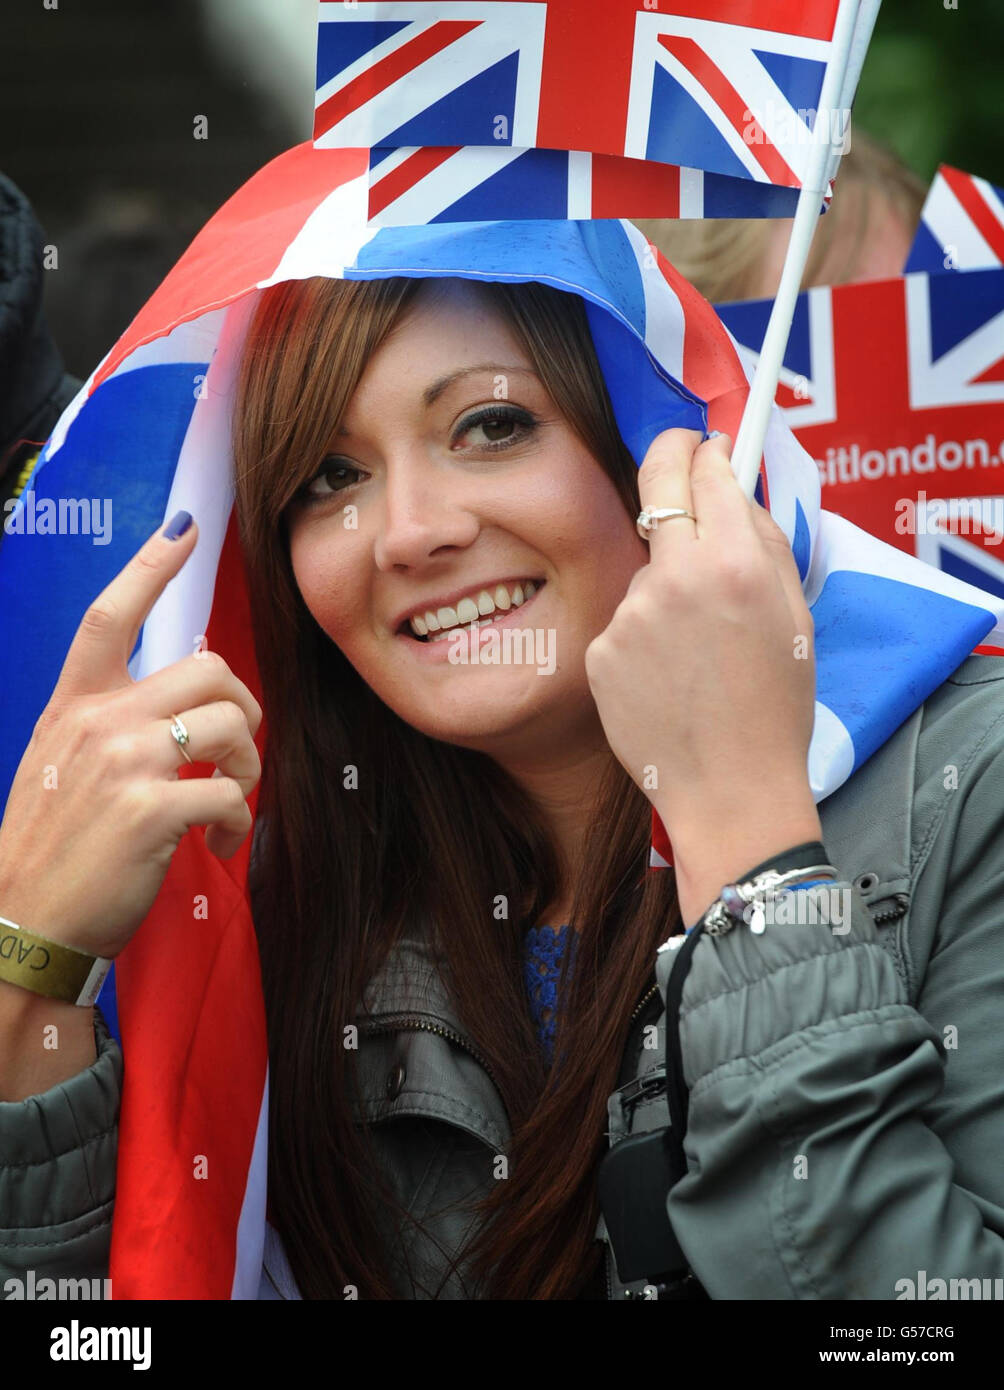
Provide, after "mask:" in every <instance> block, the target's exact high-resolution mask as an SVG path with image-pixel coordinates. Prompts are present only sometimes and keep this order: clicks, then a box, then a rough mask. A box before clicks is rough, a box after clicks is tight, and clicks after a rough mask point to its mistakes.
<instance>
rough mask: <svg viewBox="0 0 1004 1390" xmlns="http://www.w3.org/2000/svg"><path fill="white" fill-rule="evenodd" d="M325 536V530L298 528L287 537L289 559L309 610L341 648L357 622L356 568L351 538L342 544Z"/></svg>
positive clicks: (302, 526)
mask: <svg viewBox="0 0 1004 1390" xmlns="http://www.w3.org/2000/svg"><path fill="white" fill-rule="evenodd" d="M325 533H326V528H321V527H311V526H309V525H301V526H300V527H298V528H297V529H296V530H295V531H294V533H293V535H292V536H291V537H290V543H289V558H290V564H291V565H292V569H293V577H294V578H295V580H296V585H297V588H298V589H299V590H300V594H301V596H302V598H303V601H304V603H305V604H306V605H307V608H308V610H309V611H310V613H311V615H312V616H313V618H314V620H315V621H316V622H317V623H318V625H319V626H320V627H321V628H322V629H323V630H324V631H325V632H326V633H327V634H328V636H329V637H330V638H331V639H332V641H333V642H336V643H337V644H338V645H339V646H341V645H342V639H343V638H344V637H346V636H347V635H348V634H350V633H351V631H352V628H353V626H354V624H355V623H356V621H357V619H358V613H357V611H356V610H357V607H358V604H359V602H360V584H359V574H358V566H357V565H354V564H353V563H352V554H351V552H352V545H351V539H350V538H349V537H346V538H345V543H344V544H334V543H333V541H332V538H331V537H330V536H327V538H326V535H325ZM338 540H339V541H341V540H342V538H341V537H339V538H338Z"/></svg>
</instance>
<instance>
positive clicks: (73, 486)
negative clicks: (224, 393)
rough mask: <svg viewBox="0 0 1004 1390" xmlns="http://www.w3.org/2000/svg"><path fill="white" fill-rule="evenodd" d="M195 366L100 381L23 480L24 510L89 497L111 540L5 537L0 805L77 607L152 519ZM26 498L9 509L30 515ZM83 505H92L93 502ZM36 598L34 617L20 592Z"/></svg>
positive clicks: (171, 467)
mask: <svg viewBox="0 0 1004 1390" xmlns="http://www.w3.org/2000/svg"><path fill="white" fill-rule="evenodd" d="M205 371H206V366H205V364H204V363H181V364H172V365H168V366H151V367H140V368H138V369H137V370H136V371H132V372H125V373H123V375H122V376H119V377H113V378H112V379H111V380H110V381H106V382H105V383H104V385H103V386H102V387H101V388H100V390H99V391H98V392H97V393H96V394H95V395H94V396H92V397H91V399H90V400H89V401H88V402H87V404H86V405H85V406H84V407H83V409H82V410H81V412H80V414H79V415H78V416H77V419H76V420H75V421H74V423H73V425H72V427H71V429H70V432H69V435H68V436H67V439H66V442H65V444H64V445H63V447H62V448H61V449H59V450H57V451H56V453H55V454H54V455H53V456H52V457H51V458H49V459H43V460H40V463H39V466H38V467H37V468H36V469H35V472H34V475H33V480H32V481H33V489H34V494H35V499H34V505H35V510H36V511H37V509H38V504H39V503H40V502H41V501H42V500H43V499H44V498H47V497H48V498H55V499H59V498H64V499H69V498H75V499H80V500H82V499H87V500H88V501H90V500H91V499H94V500H95V501H97V502H100V503H102V504H103V505H102V510H101V512H99V513H98V515H99V516H102V515H106V514H107V507H106V506H105V505H104V503H105V501H106V499H111V500H112V504H113V505H112V511H111V531H110V534H111V540H110V541H109V543H108V544H107V545H103V544H98V545H95V544H93V543H92V542H93V540H94V537H93V536H90V535H76V536H74V535H54V536H50V535H38V534H35V535H17V534H16V533H15V534H11V533H10V527H11V526H12V525H13V524H14V521H15V516H14V514H13V513H12V514H11V516H10V517H9V518H8V528H7V529H8V534H7V535H5V536H4V538H3V544H2V545H0V613H2V614H3V622H4V643H5V647H6V650H7V651H8V652H17V653H18V656H19V659H20V667H21V669H20V671H19V675H18V679H17V680H16V681H11V680H2V681H0V726H2V727H3V728H4V729H5V730H7V731H8V732H7V735H6V736H5V737H4V738H3V739H2V740H0V802H5V801H6V799H7V796H8V794H9V792H10V784H11V782H12V781H13V780H14V774H15V772H16V771H17V767H18V764H19V763H20V761H21V756H22V754H23V753H24V749H25V747H26V746H27V742H28V739H29V738H30V737H31V731H32V729H33V728H34V725H35V722H36V720H37V719H38V716H39V715H40V714H41V712H42V710H43V709H44V708H45V706H46V705H47V704H48V702H49V699H50V697H51V695H52V691H53V687H54V686H55V684H56V681H57V679H58V678H59V672H60V670H61V668H62V664H63V661H64V659H65V657H66V652H67V649H68V648H69V646H70V643H71V642H72V640H73V636H74V634H75V632H76V630H77V627H78V625H79V623H80V619H81V617H82V616H83V613H84V610H85V609H86V607H87V605H88V604H89V603H90V602H91V601H92V600H93V599H94V598H96V597H97V595H98V594H99V593H100V592H101V590H102V589H103V588H105V586H106V585H107V584H109V583H110V582H111V580H112V579H114V577H115V575H116V574H118V572H119V570H121V569H122V567H123V565H125V563H126V561H127V560H129V559H131V557H132V556H133V555H134V554H135V553H136V551H137V550H138V549H139V548H140V546H141V545H142V544H143V542H144V541H145V540H146V539H147V538H148V537H149V536H150V534H151V533H152V532H153V531H154V529H155V528H156V526H157V524H158V522H159V521H160V520H161V519H162V518H163V515H164V508H165V506H166V505H167V498H168V494H169V492H170V488H171V482H172V479H173V477H174V472H175V468H176V466H177V459H178V453H179V452H180V449H181V445H182V441H183V440H184V437H185V431H186V430H187V428H188V423H189V420H190V419H191V415H192V411H193V410H194V408H195V392H196V389H197V388H196V387H195V385H194V381H195V377H196V375H197V374H198V373H200V372H205ZM28 500H29V499H28V498H27V496H26V494H22V499H21V500H20V502H19V506H20V507H23V508H25V511H24V517H25V518H26V517H27V516H28V515H29V511H28V509H27V504H28ZM92 511H93V509H92ZM34 594H43V595H45V608H44V613H40V612H39V610H38V608H37V607H36V605H35V604H34V603H32V602H31V601H30V596H31V595H34Z"/></svg>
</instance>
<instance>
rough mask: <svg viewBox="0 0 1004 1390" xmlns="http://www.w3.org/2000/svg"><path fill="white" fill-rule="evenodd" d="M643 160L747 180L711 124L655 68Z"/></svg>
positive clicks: (683, 92) (746, 173) (746, 172)
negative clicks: (709, 168) (714, 172)
mask: <svg viewBox="0 0 1004 1390" xmlns="http://www.w3.org/2000/svg"><path fill="white" fill-rule="evenodd" d="M645 158H646V159H659V160H661V161H662V162H663V164H684V165H686V166H687V168H690V169H707V168H708V167H709V166H710V167H713V168H714V169H715V170H716V172H717V173H719V174H730V175H733V176H735V177H736V178H742V179H748V178H749V177H750V174H749V170H748V169H747V168H746V166H745V165H744V164H743V162H742V160H741V159H739V157H738V156H737V155H735V154H733V152H732V148H731V146H730V145H729V143H728V141H727V140H726V139H725V137H724V136H723V135H722V134H721V132H720V131H719V130H718V128H717V126H716V125H715V123H714V121H712V120H711V119H710V118H709V117H708V116H706V115H705V114H704V111H703V110H702V109H701V107H700V106H699V105H698V103H697V102H696V101H695V100H694V99H693V97H691V96H690V95H689V93H688V92H687V91H686V90H685V89H684V88H683V87H682V86H681V85H680V83H679V82H677V80H676V78H675V77H671V76H670V74H669V73H668V72H667V71H666V69H665V68H662V67H659V66H658V64H657V65H656V68H655V72H654V74H653V82H652V118H651V121H650V123H649V135H648V144H647V145H646V147H645Z"/></svg>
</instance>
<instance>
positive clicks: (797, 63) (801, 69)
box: [753, 48, 826, 130]
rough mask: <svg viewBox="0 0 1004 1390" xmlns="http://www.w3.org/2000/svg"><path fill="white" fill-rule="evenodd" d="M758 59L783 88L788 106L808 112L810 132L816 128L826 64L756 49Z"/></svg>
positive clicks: (815, 60)
mask: <svg viewBox="0 0 1004 1390" xmlns="http://www.w3.org/2000/svg"><path fill="white" fill-rule="evenodd" d="M753 53H754V55H755V56H756V58H757V59H758V60H759V61H760V62H761V63H762V64H763V66H764V68H766V70H767V72H769V73H770V75H771V77H772V78H773V79H774V81H775V82H776V83H777V85H778V86H779V87H780V88H781V91H782V92H783V93H784V95H785V98H786V99H787V101H788V103H789V104H790V105H791V106H792V108H793V109H794V110H795V111H796V112H805V113H806V115H805V116H803V120H805V121H806V124H807V125H808V127H809V129H810V130H813V129H815V125H816V107H817V106H818V105H819V94H820V92H821V91H822V90H823V76H824V74H825V73H826V64H825V63H821V62H819V61H817V59H815V58H794V57H792V56H791V54H790V53H768V52H765V51H764V50H763V49H759V48H754V50H753Z"/></svg>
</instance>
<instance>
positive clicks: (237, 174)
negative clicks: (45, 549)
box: [0, 0, 1004, 377]
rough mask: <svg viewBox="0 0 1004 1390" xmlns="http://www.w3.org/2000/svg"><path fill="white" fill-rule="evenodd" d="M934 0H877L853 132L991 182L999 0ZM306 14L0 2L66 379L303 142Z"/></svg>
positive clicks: (2, 104)
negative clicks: (262, 172)
mask: <svg viewBox="0 0 1004 1390" xmlns="http://www.w3.org/2000/svg"><path fill="white" fill-rule="evenodd" d="M946 3H950V0H884V3H883V6H882V10H881V12H880V15H879V19H878V24H877V26H876V31H875V37H874V40H873V43H872V46H871V50H870V52H869V55H868V58H867V61H866V64H865V68H864V73H863V76H862V79H861V85H860V88H859V92H858V99H857V103H856V106H855V109H854V121H853V128H852V134H853V133H854V132H856V131H857V129H858V128H860V129H862V130H865V131H867V132H869V133H870V134H871V135H873V136H875V137H877V138H878V140H880V141H881V142H883V143H884V145H886V146H887V147H888V148H889V149H890V150H891V151H893V152H894V153H895V154H897V155H898V156H899V157H900V159H901V160H902V161H903V162H904V163H905V164H906V165H907V166H908V167H909V169H911V170H912V171H913V172H914V174H916V175H917V176H919V178H920V179H921V180H923V182H924V184H925V185H926V183H927V182H928V181H929V180H930V178H931V176H932V175H933V173H934V171H935V168H936V166H937V165H938V163H939V162H946V163H949V164H954V165H956V166H957V167H960V168H962V169H964V170H966V171H967V172H970V173H976V174H980V175H982V176H983V177H986V178H988V179H990V180H991V182H994V183H997V184H1002V183H1004V142H1002V139H1001V134H1000V96H999V93H1000V84H1001V73H1000V54H1001V49H1002V44H1001V36H1002V32H1004V10H1002V4H1001V0H958V8H957V9H950V8H946V7H945V5H946ZM47 6H52V8H47ZM315 18H316V0H156V2H155V3H151V2H150V0H146V3H139V2H138V0H3V7H2V12H0V55H2V59H0V61H2V81H0V171H2V172H3V173H4V174H6V175H7V176H8V177H9V178H10V179H12V180H13V181H14V183H16V184H17V185H18V186H19V187H20V188H21V190H22V191H23V192H24V193H25V194H26V195H27V197H28V198H29V199H30V200H31V202H32V204H33V205H34V208H35V212H36V214H37V216H38V218H39V220H40V221H41V223H42V226H43V228H44V234H45V240H46V242H47V243H49V244H52V245H54V246H55V247H56V248H57V250H58V272H59V273H58V274H57V273H54V272H52V271H50V272H49V273H47V274H46V277H45V283H44V294H45V311H46V315H47V318H48V322H49V327H50V329H51V332H52V336H53V338H54V339H55V341H56V343H57V345H58V347H59V349H60V350H61V352H62V355H63V359H64V361H65V364H66V368H67V370H68V371H69V372H70V373H72V374H74V375H76V376H78V377H84V376H86V375H87V374H88V373H89V372H90V371H91V369H92V368H93V367H94V366H95V365H96V363H97V362H98V361H99V359H100V358H101V357H102V356H103V355H104V354H105V352H107V350H108V349H109V347H110V346H111V345H112V343H113V342H114V340H115V339H116V338H117V337H118V336H119V334H120V333H121V332H122V331H123V329H124V328H125V327H126V325H127V324H128V322H129V321H130V319H131V318H132V317H133V315H134V314H135V313H136V311H137V309H138V308H139V307H140V305H141V304H142V303H143V302H144V300H145V299H146V298H147V297H148V296H149V294H150V293H151V292H152V291H153V289H154V288H155V287H156V285H157V284H158V283H159V281H160V280H161V279H162V277H163V276H164V275H165V273H166V272H167V271H168V270H169V269H170V267H171V266H172V265H173V264H174V262H175V261H176V260H177V258H178V257H179V256H180V254H181V253H182V251H184V249H185V247H186V246H187V245H188V243H189V242H190V241H191V239H192V237H193V236H194V235H195V233H196V232H197V231H198V229H199V228H200V227H201V225H202V224H203V223H204V222H205V221H206V219H207V218H208V217H209V216H210V214H211V213H212V212H213V211H215V209H216V208H217V207H218V206H219V205H220V204H221V203H222V202H223V201H224V199H226V198H227V197H228V196H229V195H230V194H231V193H232V192H233V191H234V190H235V189H236V188H237V187H239V185H240V184H242V183H243V182H244V181H245V180H246V179H247V178H248V176H249V175H250V174H252V173H253V172H254V170H256V169H257V168H259V167H260V166H261V165H262V164H264V163H265V162H266V161H267V160H268V159H270V158H271V157H272V156H273V155H275V154H277V153H279V151H281V150H283V149H285V148H287V147H288V146H290V145H292V144H295V143H296V142H297V141H299V140H303V139H306V138H308V137H309V135H310V129H311V120H312V106H313V60H314V25H315ZM200 116H201V117H205V120H206V127H205V128H206V136H207V138H205V139H196V138H195V136H194V130H195V121H196V118H197V117H200Z"/></svg>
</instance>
